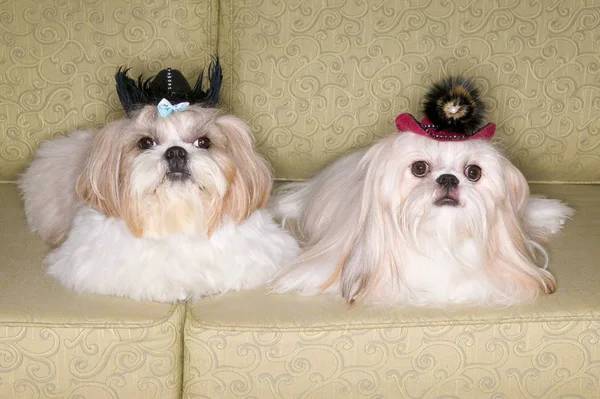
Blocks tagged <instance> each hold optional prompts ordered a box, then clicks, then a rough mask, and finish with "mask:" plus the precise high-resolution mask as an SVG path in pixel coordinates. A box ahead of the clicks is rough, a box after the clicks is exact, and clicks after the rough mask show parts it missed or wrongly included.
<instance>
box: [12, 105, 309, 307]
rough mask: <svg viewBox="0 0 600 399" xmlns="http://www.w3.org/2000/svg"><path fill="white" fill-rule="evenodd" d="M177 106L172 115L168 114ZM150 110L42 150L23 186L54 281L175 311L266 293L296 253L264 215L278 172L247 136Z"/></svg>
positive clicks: (208, 117)
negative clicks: (170, 305) (178, 305)
mask: <svg viewBox="0 0 600 399" xmlns="http://www.w3.org/2000/svg"><path fill="white" fill-rule="evenodd" d="M172 108H173V107H172ZM183 108H184V107H181V108H179V109H177V110H175V111H173V110H171V112H172V113H171V114H170V115H168V116H166V117H160V115H158V113H157V107H156V106H154V105H147V106H145V107H143V108H141V109H139V110H137V111H132V112H131V118H130V119H125V120H120V121H117V122H114V123H111V124H109V125H107V126H105V127H104V128H103V129H101V130H100V131H99V132H97V133H94V132H91V131H80V132H75V133H73V134H72V135H71V136H69V137H66V138H59V139H56V140H52V141H49V142H47V143H45V144H44V145H43V146H42V147H41V149H40V150H39V152H38V154H37V158H36V159H35V160H34V161H33V163H32V164H31V166H30V167H29V169H28V170H27V171H26V173H25V174H24V176H23V177H22V180H21V181H20V187H21V189H22V192H23V197H24V201H25V212H26V216H27V220H28V222H29V224H30V226H31V229H32V230H33V231H35V232H37V233H39V234H40V235H41V236H42V238H43V239H44V241H45V242H47V243H49V244H50V245H52V246H54V247H55V249H54V250H53V251H52V252H51V253H50V254H49V255H48V257H47V259H46V260H45V263H46V266H47V272H48V273H49V274H51V275H52V276H54V277H56V278H57V279H58V280H60V282H61V283H63V284H64V285H65V286H67V287H70V288H72V289H74V290H76V291H80V292H83V291H85V292H93V293H98V294H108V295H118V296H126V297H130V298H133V299H138V300H154V301H164V302H171V301H176V300H185V299H198V298H200V297H202V296H205V295H211V294H217V293H223V292H227V291H230V290H241V289H247V288H252V287H256V286H259V285H261V284H263V283H264V282H266V281H267V280H268V279H270V278H271V277H272V276H273V275H274V274H275V273H276V271H277V270H278V268H279V267H280V266H281V265H282V264H283V263H286V262H288V261H290V260H291V259H292V258H294V257H295V256H296V255H297V252H298V247H297V244H296V241H295V240H294V239H293V238H292V236H290V235H289V234H288V233H286V232H285V231H284V230H283V229H282V228H280V227H279V226H278V225H276V224H275V223H274V222H273V221H272V218H271V215H270V214H269V212H268V211H267V210H265V209H261V208H262V206H263V205H264V204H265V202H266V200H267V198H268V195H269V192H270V189H271V184H272V181H271V173H270V171H269V168H268V166H267V164H266V162H265V161H264V160H263V159H262V158H261V157H260V156H259V155H258V154H257V153H256V152H255V150H254V146H253V137H252V134H251V132H250V129H249V127H248V126H247V125H246V124H245V123H243V122H242V121H241V120H239V119H237V118H235V117H233V116H230V115H222V114H220V113H219V111H218V110H216V109H214V108H204V107H201V106H198V105H191V106H189V107H187V108H185V109H183Z"/></svg>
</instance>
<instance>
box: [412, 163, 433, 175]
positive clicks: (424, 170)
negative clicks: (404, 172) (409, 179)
mask: <svg viewBox="0 0 600 399" xmlns="http://www.w3.org/2000/svg"><path fill="white" fill-rule="evenodd" d="M410 171H411V172H412V174H413V175H415V176H417V177H425V176H426V175H427V174H428V173H429V164H428V163H427V162H425V161H417V162H415V163H413V164H412V166H411V167H410Z"/></svg>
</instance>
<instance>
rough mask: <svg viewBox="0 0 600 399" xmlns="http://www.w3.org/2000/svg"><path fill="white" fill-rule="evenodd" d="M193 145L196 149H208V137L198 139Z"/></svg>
mask: <svg viewBox="0 0 600 399" xmlns="http://www.w3.org/2000/svg"><path fill="white" fill-rule="evenodd" d="M194 145H195V146H196V147H198V148H204V149H207V148H208V147H210V139H209V138H208V137H200V138H199V139H198V140H196V141H194Z"/></svg>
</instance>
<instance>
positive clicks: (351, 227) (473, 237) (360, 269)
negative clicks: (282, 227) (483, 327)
mask: <svg viewBox="0 0 600 399" xmlns="http://www.w3.org/2000/svg"><path fill="white" fill-rule="evenodd" d="M467 83H468V84H471V83H470V82H466V83H465V82H464V81H462V80H459V81H458V82H457V81H452V82H450V83H448V82H444V84H445V85H446V87H442V88H443V89H444V90H445V91H448V87H447V86H451V87H456V85H457V84H458V85H459V86H461V87H462V86H467V89H468V90H470V91H466V94H465V93H462V92H461V93H460V94H461V95H460V96H458V99H456V98H455V97H456V96H454V98H450V99H448V98H442V99H440V94H439V93H437V94H435V95H433V97H434V99H433V101H434V104H437V107H438V108H440V112H441V113H442V114H444V112H445V113H446V115H447V118H448V119H449V121H448V124H447V125H445V126H439V125H436V126H434V125H432V124H431V122H430V120H431V119H433V118H431V117H430V118H426V119H425V120H424V121H423V123H422V124H419V123H418V122H416V120H415V119H414V118H413V117H412V116H410V115H407V114H403V115H401V116H400V117H399V118H398V120H397V122H398V127H399V130H400V132H395V133H393V134H391V135H390V136H388V137H387V138H384V139H382V140H381V141H379V142H378V143H376V144H375V145H374V146H372V147H371V148H368V149H364V150H360V151H357V152H354V153H352V154H350V155H348V156H346V157H343V158H341V159H339V160H337V161H336V162H334V163H333V164H332V165H330V166H329V167H327V168H325V169H324V170H323V171H321V172H320V173H319V174H317V175H316V176H315V177H314V178H312V179H310V180H309V181H307V182H302V183H292V184H291V185H288V186H286V187H284V188H283V189H282V190H281V192H280V194H279V195H278V196H277V197H276V198H274V201H273V204H272V209H273V210H274V212H275V213H276V214H277V215H278V216H280V217H282V218H283V219H285V220H289V219H296V220H297V221H298V227H299V229H300V231H301V233H302V236H303V248H302V252H301V255H300V256H299V257H298V258H297V259H295V260H294V261H293V262H291V263H289V264H288V265H287V266H286V267H285V269H284V270H282V272H281V274H280V275H279V276H278V277H277V279H276V280H275V282H274V287H273V290H274V291H275V292H280V293H281V292H290V291H297V292H300V293H302V294H307V295H312V294H317V293H321V292H326V293H333V294H336V295H342V296H343V297H344V298H345V299H346V300H348V301H350V302H353V301H355V300H356V301H365V302H370V303H380V304H393V303H396V304H397V303H404V304H411V305H430V306H444V305H447V304H489V305H500V306H502V305H512V304H516V303H520V302H525V301H529V300H532V299H533V298H535V297H537V296H538V295H540V294H547V293H552V292H554V291H555V289H556V282H555V279H554V277H553V276H552V275H551V274H550V273H549V272H548V271H547V270H545V269H546V266H547V265H548V258H547V254H546V251H545V250H544V249H543V248H542V247H541V245H540V244H542V243H544V242H546V241H547V240H548V238H549V237H550V236H552V235H553V234H555V233H557V232H559V231H560V230H561V228H562V226H563V223H564V222H565V220H566V219H567V218H568V217H570V216H571V215H572V213H573V211H572V210H571V209H570V208H568V207H567V206H566V205H564V204H562V203H561V202H560V201H557V200H549V199H543V198H530V197H529V187H528V185H527V182H526V180H525V178H524V177H523V175H522V174H521V173H520V172H519V170H518V169H517V168H515V167H514V166H513V165H512V164H511V163H510V162H509V161H508V160H507V159H506V158H505V157H504V156H503V155H502V154H501V153H500V152H499V151H498V150H497V149H496V148H494V147H493V146H492V145H491V144H490V142H489V138H491V136H492V135H493V132H494V130H495V126H494V125H492V124H489V125H487V126H485V127H484V128H482V129H479V125H480V124H479V123H473V121H469V124H470V125H469V126H464V125H462V126H458V127H457V126H455V125H452V124H453V123H455V122H457V121H456V120H454V119H452V118H453V117H454V116H455V115H456V114H457V113H458V114H460V113H461V112H463V113H466V114H468V113H471V114H470V115H471V116H472V112H473V110H474V109H475V108H476V107H475V106H476V105H478V103H477V101H478V98H477V97H476V96H477V95H478V93H476V92H475V93H473V92H472V91H473V89H472V88H471V87H470V86H469V85H468V84H467ZM436 89H438V90H439V89H440V87H436ZM444 90H442V91H444ZM454 94H456V93H454ZM465 96H466V97H467V98H463V97H465ZM451 97H452V96H451ZM471 97H473V98H471ZM438 100H439V101H438ZM469 101H471V102H469ZM474 101H475V103H474ZM469 107H471V108H469ZM434 108H436V107H434ZM444 109H445V111H444ZM479 112H480V111H479ZM439 123H441V122H438V124H439ZM453 127H454V130H452V128H453ZM461 129H462V132H461V133H457V131H461ZM538 265H541V266H542V267H538Z"/></svg>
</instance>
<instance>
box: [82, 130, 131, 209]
mask: <svg viewBox="0 0 600 399" xmlns="http://www.w3.org/2000/svg"><path fill="white" fill-rule="evenodd" d="M124 125H125V122H123V121H120V122H114V123H112V124H109V125H106V126H105V127H104V128H103V129H102V130H100V131H99V132H98V133H97V134H96V135H95V136H94V138H93V140H94V142H93V144H92V150H91V152H90V155H89V158H88V159H87V161H86V163H85V166H84V168H83V171H82V172H81V175H80V176H79V179H78V180H77V185H76V190H77V195H78V196H79V198H81V200H83V201H84V202H85V203H86V204H87V205H88V206H90V207H92V208H94V209H96V210H98V211H100V212H102V213H104V214H106V215H107V216H120V213H121V212H120V210H121V201H120V193H119V173H120V166H121V165H120V164H121V157H122V153H121V151H122V143H121V133H122V130H123V128H124Z"/></svg>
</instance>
